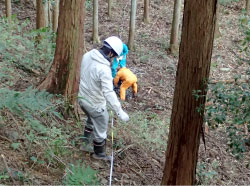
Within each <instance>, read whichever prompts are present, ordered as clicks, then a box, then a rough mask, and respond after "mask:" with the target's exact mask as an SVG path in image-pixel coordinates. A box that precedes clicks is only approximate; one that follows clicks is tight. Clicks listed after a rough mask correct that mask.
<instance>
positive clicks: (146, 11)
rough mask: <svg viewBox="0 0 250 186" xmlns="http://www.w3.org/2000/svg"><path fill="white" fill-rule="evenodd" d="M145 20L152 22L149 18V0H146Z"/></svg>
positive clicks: (145, 21)
mask: <svg viewBox="0 0 250 186" xmlns="http://www.w3.org/2000/svg"><path fill="white" fill-rule="evenodd" d="M143 22H144V23H147V24H148V23H150V18H149V0H144V14H143Z"/></svg>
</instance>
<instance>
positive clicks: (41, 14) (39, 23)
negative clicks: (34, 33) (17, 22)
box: [36, 0, 48, 29]
mask: <svg viewBox="0 0 250 186" xmlns="http://www.w3.org/2000/svg"><path fill="white" fill-rule="evenodd" d="M46 26H48V4H47V3H44V1H43V0H36V28H37V29H39V28H44V27H46Z"/></svg>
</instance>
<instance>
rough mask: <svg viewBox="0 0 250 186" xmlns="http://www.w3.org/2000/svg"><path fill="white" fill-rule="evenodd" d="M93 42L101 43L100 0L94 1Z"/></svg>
mask: <svg viewBox="0 0 250 186" xmlns="http://www.w3.org/2000/svg"><path fill="white" fill-rule="evenodd" d="M92 39H93V43H100V38H99V36H98V0H94V1H93V35H92Z"/></svg>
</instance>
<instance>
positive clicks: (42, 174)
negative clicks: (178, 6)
mask: <svg viewBox="0 0 250 186" xmlns="http://www.w3.org/2000/svg"><path fill="white" fill-rule="evenodd" d="M99 3H100V4H99V35H100V39H101V40H104V39H105V38H106V37H108V36H111V35H118V36H120V37H121V39H122V40H123V41H124V42H126V41H128V30H129V13H130V1H123V0H116V1H115V2H114V7H113V9H112V11H113V12H112V16H111V18H109V17H108V14H107V7H108V5H107V2H106V1H99ZM173 6H174V1H172V0H166V1H160V0H154V1H151V7H150V19H151V23H150V24H145V23H143V1H142V0H138V3H137V19H136V36H135V51H129V53H128V56H127V67H128V68H129V69H131V70H132V71H133V72H134V73H135V74H136V75H137V77H138V88H139V92H138V95H137V97H136V98H130V99H128V100H126V102H123V103H122V104H123V107H124V108H125V110H127V111H128V112H129V113H132V112H135V111H151V112H154V113H157V114H158V115H160V116H162V117H168V118H170V116H171V108H172V100H173V93H174V86H175V73H176V69H177V63H178V57H177V56H174V55H171V54H170V52H169V49H168V48H169V40H170V31H171V21H172V13H173ZM243 6H244V5H243V2H234V3H231V4H229V5H225V6H221V8H220V16H219V28H220V32H221V36H220V37H219V38H216V39H215V42H214V50H213V57H212V63H215V64H216V67H211V73H210V80H211V81H223V80H228V79H233V77H234V75H236V74H239V73H240V72H241V71H242V70H243V69H245V68H247V66H246V64H239V63H238V62H237V61H238V58H237V57H236V54H237V55H238V56H240V57H244V55H243V54H242V53H240V52H238V49H237V43H238V42H239V40H240V39H241V38H242V35H241V32H240V30H239V21H238V19H239V16H240V14H241V7H243ZM91 10H92V9H91V7H90V8H87V13H86V26H85V31H86V33H85V39H86V41H85V44H86V49H87V50H91V49H92V48H93V47H98V46H100V45H99V44H92V41H91V34H92V12H91ZM3 13H4V2H3V1H0V15H1V16H2V15H3ZM13 14H16V15H17V18H18V19H20V20H24V19H30V20H31V22H32V24H33V26H34V27H33V28H35V8H34V6H33V4H32V3H29V4H26V5H24V4H22V3H19V2H18V1H17V3H13ZM225 69H227V70H226V71H225ZM29 78H30V80H29V82H30V81H32V83H33V84H35V85H38V83H39V81H40V80H39V79H38V80H37V78H35V77H32V76H30V77H29ZM243 78H245V79H248V78H249V77H243ZM28 86H30V84H29V83H27V81H26V83H22V82H19V84H18V85H16V87H15V88H16V89H19V90H23V89H25V88H26V87H28ZM0 124H1V123H0ZM1 129H2V130H1V131H2V132H1V131H0V136H1V138H0V149H1V151H0V153H1V154H3V155H4V156H5V158H4V159H5V160H6V162H7V166H9V167H11V170H13V172H15V170H23V171H25V172H28V173H29V176H30V177H32V178H33V179H32V180H33V182H32V184H60V181H61V179H62V176H63V175H64V173H63V172H60V171H58V172H55V171H52V170H51V169H50V168H48V167H46V166H40V167H39V166H33V167H32V165H30V164H25V163H24V162H28V161H29V156H28V153H27V154H25V153H24V152H23V151H22V152H18V151H13V150H12V149H11V148H9V145H10V143H11V142H12V139H9V138H8V135H7V134H6V133H4V132H3V131H8V130H10V129H9V128H8V129H6V128H5V129H3V128H1ZM121 135H124V138H125V139H126V140H127V141H126V147H127V148H124V151H123V155H122V156H120V155H119V153H116V155H115V161H114V170H113V182H112V183H113V184H117V185H124V184H129V185H130V184H131V185H158V184H160V183H161V177H162V171H163V167H164V161H165V156H164V153H163V152H162V153H155V152H151V151H148V150H146V149H145V148H144V147H140V146H138V145H136V142H134V141H131V140H129V139H128V138H127V137H125V135H126V134H122V133H121ZM120 137H123V136H120ZM109 138H110V137H109ZM226 138H227V137H226V134H225V132H224V131H223V130H222V129H220V128H218V129H215V130H209V131H207V132H206V134H205V139H206V150H205V147H204V144H203V142H202V141H201V145H200V152H199V162H203V163H206V164H207V165H209V167H207V169H208V168H209V169H213V170H214V171H216V172H217V175H216V177H215V178H214V179H213V180H207V183H206V182H205V183H203V184H216V185H218V184H219V185H224V184H227V185H228V184H230V185H246V184H250V170H249V167H247V164H249V161H250V159H249V157H250V156H249V155H250V154H249V151H248V152H246V153H245V156H244V157H245V158H243V159H241V160H237V159H236V158H235V157H234V156H233V155H232V154H231V153H230V150H229V149H228V148H229V147H228V146H227V144H226V143H227V139H226ZM108 145H109V146H108V152H110V144H108ZM72 151H73V153H74V158H75V159H76V160H78V159H81V160H83V161H84V163H85V164H87V165H90V166H91V167H92V168H93V169H95V170H98V171H99V173H98V176H99V178H100V182H101V184H103V185H107V184H108V181H109V170H110V165H109V164H108V163H105V162H100V161H94V160H93V159H92V158H91V157H90V154H88V153H82V152H80V151H79V150H77V149H73V150H72ZM63 161H64V162H66V163H67V162H71V161H70V160H67V159H65V160H63ZM0 162H1V163H0V170H2V169H4V168H6V165H5V164H4V162H3V158H1V160H0ZM215 163H216V165H215ZM207 169H206V170H207ZM13 177H15V176H13ZM198 181H200V180H198ZM203 181H204V180H203ZM205 181H206V180H205ZM13 182H14V183H15V184H20V183H19V182H18V181H13ZM13 182H12V183H13ZM0 183H1V180H0Z"/></svg>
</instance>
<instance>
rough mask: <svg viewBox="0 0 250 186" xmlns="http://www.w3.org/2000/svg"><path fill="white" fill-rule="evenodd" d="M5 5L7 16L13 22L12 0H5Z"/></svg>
mask: <svg viewBox="0 0 250 186" xmlns="http://www.w3.org/2000/svg"><path fill="white" fill-rule="evenodd" d="M5 6H6V17H7V18H8V21H9V22H11V0H5Z"/></svg>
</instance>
